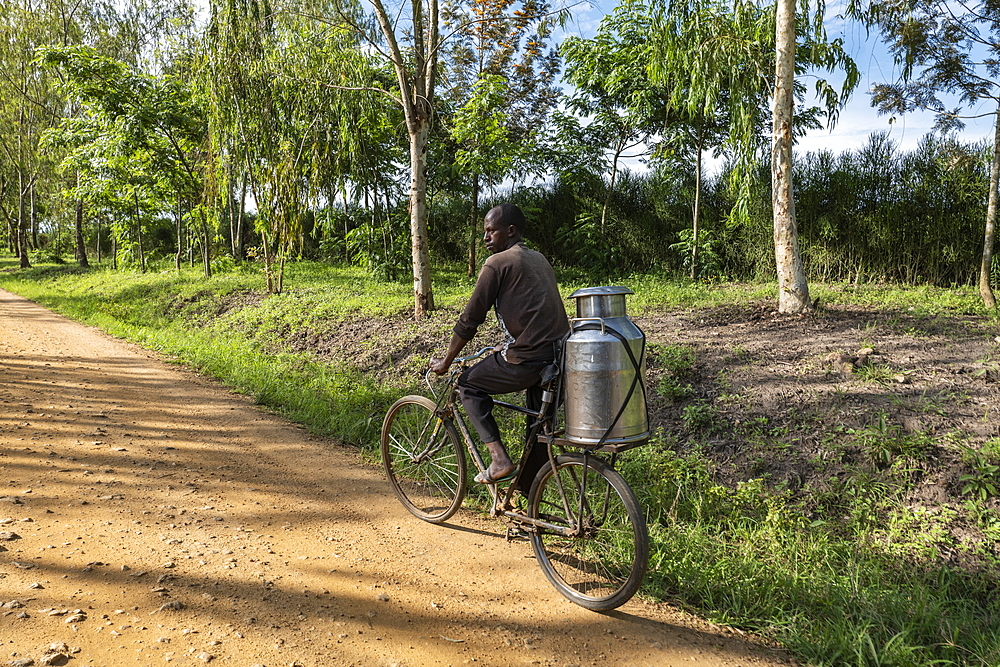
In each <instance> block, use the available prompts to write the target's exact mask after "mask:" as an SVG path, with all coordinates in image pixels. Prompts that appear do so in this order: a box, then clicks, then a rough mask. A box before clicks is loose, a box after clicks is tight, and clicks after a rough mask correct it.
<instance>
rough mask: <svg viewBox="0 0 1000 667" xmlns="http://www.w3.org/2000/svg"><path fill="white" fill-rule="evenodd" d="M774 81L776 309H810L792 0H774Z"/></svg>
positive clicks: (773, 163) (772, 170) (772, 152)
mask: <svg viewBox="0 0 1000 667" xmlns="http://www.w3.org/2000/svg"><path fill="white" fill-rule="evenodd" d="M776 24H777V25H776V33H775V37H776V40H775V41H776V50H777V58H776V65H775V77H774V78H775V83H774V146H773V149H772V151H771V204H772V207H773V209H774V211H773V212H774V255H775V261H776V266H777V271H778V312H780V313H802V312H806V311H808V310H810V309H811V308H812V304H811V303H810V302H809V285H808V284H807V283H806V273H805V268H804V267H803V265H802V256H801V255H800V254H799V239H798V231H797V230H796V226H795V199H794V194H793V193H794V190H793V185H792V111H793V108H794V107H793V105H794V97H793V91H792V85H793V83H794V79H795V0H778V5H777V17H776Z"/></svg>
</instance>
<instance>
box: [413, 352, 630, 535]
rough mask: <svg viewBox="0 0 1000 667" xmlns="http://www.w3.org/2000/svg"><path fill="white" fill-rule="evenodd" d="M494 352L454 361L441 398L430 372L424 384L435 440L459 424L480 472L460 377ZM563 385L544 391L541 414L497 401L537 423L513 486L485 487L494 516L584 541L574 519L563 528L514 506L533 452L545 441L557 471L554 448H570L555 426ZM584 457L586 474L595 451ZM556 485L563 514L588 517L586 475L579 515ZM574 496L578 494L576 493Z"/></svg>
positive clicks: (529, 528) (528, 437)
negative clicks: (446, 424)
mask: <svg viewBox="0 0 1000 667" xmlns="http://www.w3.org/2000/svg"><path fill="white" fill-rule="evenodd" d="M492 351H493V348H490V347H487V348H483V349H481V350H480V351H479V352H477V353H476V354H473V355H470V356H467V357H462V358H459V359H456V360H455V361H456V364H457V365H456V366H455V367H454V368H453V370H452V371H451V374H450V375H449V376H448V380H447V382H446V384H445V387H446V388H445V390H444V391H442V392H441V395H440V396H438V395H437V392H435V391H434V386H433V385H432V384H431V381H430V373H431V371H427V374H426V375H425V381H426V383H427V386H428V388H429V389H430V392H431V395H432V396H434V398H435V400H436V405H435V410H434V412H435V415H436V416H437V419H436V420H435V422H434V423H435V425H434V433H433V436H436V435H437V433H438V431H439V429H440V428H441V427H442V425H443V423H444V420H445V419H450V420H451V421H452V422H453V423H455V424H457V426H458V431H459V433H461V436H462V439H463V440H464V441H465V447H466V449H467V450H468V452H469V455H470V456H471V457H472V459H473V461H474V462H475V464H476V467H477V468H478V469H479V471H480V472H483V471H485V470H486V469H487V467H488V466H487V464H486V463H485V462H484V460H483V457H482V454H481V453H480V452H479V448H478V447H476V446H475V444H474V440H473V439H472V435H471V434H470V432H469V428H468V426H466V424H465V420H464V419H463V418H462V415H461V413H460V411H459V410H458V409H457V405H458V403H459V402H458V400H457V399H458V377H459V375H460V374H461V372H462V370H463V369H464V368H466V367H467V365H468V364H469V362H471V361H475V360H477V359H481V358H483V357H484V356H486V355H487V354H488V353H490V352H492ZM561 382H562V378H561V377H557V378H556V379H555V380H552V381H551V382H550V383H549V386H548V387H543V391H542V406H541V409H539V410H530V409H528V408H526V407H524V406H521V405H516V404H514V403H508V402H506V401H498V400H495V401H494V406H499V407H502V408H505V409H507V410H512V411H514V412H519V413H521V414H524V415H527V416H528V417H533V418H534V422H533V423H532V424H531V428H530V429H529V430H528V431H527V435H526V436H525V439H524V451H523V453H522V455H521V462H520V465H518V476H517V477H516V478H515V479H514V480H513V481H512V482H511V483H510V485H509V486H508V487H507V488H506V490H505V491H504V492H502V493H501V492H500V490H498V489H497V487H496V485H495V484H487V485H486V486H487V488H488V489H489V492H490V497H491V499H492V507H491V509H490V514H491V515H493V516H504V517H507V518H508V519H510V520H512V521H516V522H517V523H518V524H520V525H521V527H523V528H524V529H525V530H527V531H534V530H537V529H538V528H543V529H545V530H548V531H551V532H554V533H558V534H560V535H564V536H566V537H582V535H583V531H584V528H585V526H584V525H583V524H582V522H579V521H577V520H575V518H574V519H573V523H574V524H575V525H571V526H560V525H557V524H553V523H550V522H547V521H543V520H541V519H536V518H534V517H529V516H528V515H527V514H525V513H523V512H518V511H517V510H515V508H514V503H513V498H514V491H515V488H516V486H517V483H518V482H519V481H520V475H521V471H523V469H524V462H525V461H527V459H528V456H529V455H530V454H531V452H532V450H533V449H534V448H535V447H538V446H539V445H540V444H541V442H542V441H544V442H545V446H546V451H547V454H548V458H549V461H550V462H551V464H552V466H553V467H554V466H555V458H556V453H555V447H557V446H565V445H567V444H570V443H569V441H567V440H565V439H562V438H558V437H557V435H556V431H555V426H554V422H555V415H556V407H557V405H558V402H557V400H556V398H557V396H558V395H559V390H560V386H559V385H560V384H561ZM552 383H556V384H555V386H554V387H553V386H552ZM428 425H429V422H428ZM422 435H423V434H421V436H422ZM435 439H436V438H434V437H432V439H431V442H434V440H435ZM440 446H441V445H438V447H440ZM605 449H606V450H608V451H610V452H611V455H612V456H611V460H610V461H609V462H608V463H610V465H611V466H612V467H613V466H614V460H615V458H616V454H617V449H614V448H603V449H602V450H601V451H603V450H605ZM434 451H435V450H434V448H433V447H430V448H428V449H427V450H425V451H424V452H422V453H421V454H420V457H417V458H421V457H427V456H429V455H430V454H432V453H433V452H434ZM583 454H584V470H586V468H587V458H588V457H590V456H593V455H594V448H584V450H583ZM556 482H557V488H558V489H559V495H560V499H561V501H562V505H563V511H564V512H565V514H566V516H567V517H571V518H573V517H581V516H585V514H584V510H585V509H586V497H587V494H586V484H587V476H586V474H584V475H583V478H582V480H581V481H580V489H579V492H578V495H579V497H578V498H577V499H575V500H578V505H577V507H576V510H577V511H576V512H573V511H571V510H570V507H571V496H570V495H569V494H567V492H566V489H565V487H564V485H563V482H562V479H561V477H558V476H557V477H556ZM574 493H576V492H575V491H574ZM605 505H606V503H605Z"/></svg>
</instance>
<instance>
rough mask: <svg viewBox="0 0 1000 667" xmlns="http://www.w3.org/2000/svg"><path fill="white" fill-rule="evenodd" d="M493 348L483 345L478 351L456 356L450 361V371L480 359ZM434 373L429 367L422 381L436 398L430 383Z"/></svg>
mask: <svg viewBox="0 0 1000 667" xmlns="http://www.w3.org/2000/svg"><path fill="white" fill-rule="evenodd" d="M495 349H496V348H495V347H492V346H491V347H484V348H483V349H481V350H479V352H476V353H475V354H470V355H469V356H467V357H458V358H457V359H455V360H454V361H452V362H451V365H452V373H455V372H457V371H458V369H459V368H462V367H463V366H465V365H466V364H468V363H469V362H470V361H475V360H476V359H482V358H483V357H485V356H487V355H488V354H490V353H492V352H493V351H494V350H495ZM456 364H457V366H458V368H456V367H455V366H456ZM434 374H435V373H434V371H432V370H431V369H429V368H428V369H427V370H426V371H425V372H424V382H425V383H426V384H427V388H428V389H430V390H431V395H432V396H434V397H435V398H436V397H437V392H436V391H434V385H433V384H431V376H432V375H434Z"/></svg>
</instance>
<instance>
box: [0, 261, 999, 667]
mask: <svg viewBox="0 0 1000 667" xmlns="http://www.w3.org/2000/svg"><path fill="white" fill-rule="evenodd" d="M14 266H15V265H14V263H13V262H12V261H11V260H4V259H0V287H2V288H4V289H8V290H10V291H13V292H16V293H19V294H22V295H23V296H26V297H28V298H30V299H33V300H35V301H37V302H39V303H41V304H42V305H45V306H47V307H50V308H53V309H54V310H57V311H58V312H61V313H63V314H65V315H67V316H69V317H72V318H73V319H76V320H79V321H83V322H86V323H88V324H91V325H94V326H98V327H101V328H103V329H105V330H106V331H108V332H109V333H112V334H114V335H117V336H120V337H123V338H126V339H129V340H132V341H135V342H138V343H140V344H142V345H144V346H146V347H149V348H152V349H156V350H158V351H160V352H162V353H164V354H167V355H169V356H171V357H174V358H176V359H177V360H178V361H179V362H183V363H189V364H191V365H193V366H194V367H196V368H199V369H200V370H202V371H204V372H206V373H209V374H211V375H214V376H215V377H217V378H219V379H220V380H222V381H223V382H225V383H226V384H228V385H229V386H232V387H233V388H235V389H237V390H239V391H241V392H244V393H246V394H248V395H250V396H253V397H254V398H255V399H256V400H257V401H259V402H260V403H262V404H264V405H267V406H269V407H271V408H272V409H275V410H277V411H280V412H282V413H284V414H286V415H287V416H289V417H290V418H291V419H294V420H296V421H299V422H301V423H304V424H306V425H308V426H309V427H310V428H312V429H314V430H316V431H318V432H322V433H325V434H327V435H330V436H332V437H336V438H339V439H341V440H345V441H349V442H354V443H359V444H362V445H364V444H365V443H371V442H373V438H374V436H375V434H377V431H378V428H379V426H380V422H381V416H382V414H383V413H384V411H385V408H386V407H387V406H388V405H389V404H390V403H391V402H392V401H393V400H395V398H396V397H398V396H399V395H401V394H403V393H407V392H409V391H410V390H412V389H414V388H416V387H415V385H416V382H415V380H417V379H419V374H418V373H417V372H416V370H417V368H418V366H419V365H420V364H421V363H425V361H426V358H427V356H429V351H431V350H435V351H438V352H440V351H441V350H442V348H443V347H444V345H445V344H446V341H447V336H448V331H449V330H450V327H451V324H452V321H453V319H454V315H455V312H456V310H457V308H458V307H459V306H460V304H461V303H462V302H463V300H464V298H465V296H466V295H467V294H468V292H469V290H470V288H471V281H470V280H469V279H468V278H466V277H464V276H463V275H462V274H461V273H457V272H454V271H448V270H443V271H440V272H438V274H437V275H435V290H436V292H435V297H436V299H437V301H438V305H439V306H442V307H443V309H442V312H440V313H437V314H435V315H433V316H432V317H430V318H428V320H427V321H425V322H423V323H421V324H420V325H419V326H418V325H414V324H412V323H409V320H408V315H407V311H408V309H409V307H410V301H411V295H410V292H409V288H408V286H407V285H400V284H395V283H379V282H376V281H372V280H370V279H369V278H368V277H366V276H365V275H364V274H363V273H361V272H359V271H357V270H355V269H331V268H329V267H323V266H320V265H311V264H296V265H292V266H290V267H289V276H288V279H287V282H286V284H287V285H288V286H289V289H288V291H287V292H286V293H285V294H282V295H278V296H265V295H264V294H263V281H262V279H261V277H260V275H259V274H258V273H257V272H255V271H253V270H246V271H233V272H230V273H224V274H220V275H217V276H216V277H214V278H212V279H211V280H209V281H205V280H204V279H202V278H201V277H200V274H199V273H198V272H197V271H195V270H185V271H183V272H182V273H181V274H179V275H178V274H177V273H176V272H174V271H173V270H166V271H164V272H162V273H147V274H145V275H140V274H129V273H112V272H108V271H104V270H94V271H90V272H77V271H75V270H73V269H70V268H68V267H51V266H42V267H39V268H36V269H33V270H30V271H26V272H20V271H10V270H9V269H12V268H13V267H14ZM562 280H563V287H564V290H565V292H566V294H568V293H569V292H570V291H572V289H574V288H576V287H580V286H584V284H585V282H584V281H583V280H582V279H577V280H574V278H573V277H566V276H563V278H562ZM625 283H626V284H628V285H629V286H630V287H632V288H633V289H634V290H635V291H636V292H637V294H636V296H635V297H633V299H634V300H633V301H630V305H629V307H630V310H631V311H632V312H671V311H678V310H683V309H708V308H713V307H717V306H725V305H732V304H748V303H755V302H757V301H759V300H761V299H770V298H772V296H773V290H772V288H770V287H769V286H747V285H724V286H714V287H706V286H689V285H684V284H680V283H675V282H671V281H666V280H662V279H657V278H655V277H640V278H635V279H630V280H627V281H625ZM814 296H819V297H820V298H821V300H822V302H823V303H829V304H836V303H850V304H859V305H864V306H869V307H874V308H882V307H885V308H890V307H891V309H893V310H894V311H905V312H920V313H924V314H925V315H926V316H928V317H932V318H935V317H940V318H942V320H943V321H944V320H947V318H948V317H949V316H950V315H951V314H954V313H963V312H970V311H971V312H975V311H976V309H977V308H978V304H977V302H976V297H975V294H974V292H973V291H972V290H935V289H930V288H919V289H905V290H904V289H897V288H892V287H853V286H839V285H823V286H815V287H814ZM358 322H360V323H361V326H363V327H367V328H366V329H363V330H360V331H357V332H354V333H353V334H352V335H353V338H352V339H351V344H352V345H356V346H357V347H358V348H359V352H358V358H359V360H361V361H363V363H361V361H358V362H357V363H355V362H354V361H352V360H351V359H345V356H344V355H343V354H341V355H339V356H338V355H336V354H329V355H324V354H320V353H319V352H318V350H320V349H321V348H322V346H323V345H325V344H327V343H328V342H329V341H330V340H332V339H333V338H336V337H338V336H339V337H343V336H344V335H345V333H344V331H343V328H344V327H347V326H348V325H349V324H350V325H351V326H357V325H358V324H357V323H358ZM413 340H418V341H423V346H422V347H421V346H419V345H418V346H416V347H414V346H413V345H412V341H413ZM661 354H663V355H665V357H667V358H668V360H667V361H664V362H663V363H664V364H666V365H672V366H671V368H670V371H671V373H672V375H666V376H664V377H665V382H661V386H662V387H663V389H662V391H665V392H668V393H675V394H678V395H680V394H683V393H684V387H683V383H684V382H685V381H686V380H684V379H683V378H684V373H685V369H686V367H688V366H690V365H691V364H692V363H694V353H693V352H691V351H690V350H687V349H682V348H673V349H669V350H667V349H662V350H661ZM348 356H350V355H348ZM362 358H363V359H362ZM373 369H377V371H378V372H373ZM383 371H385V372H383ZM674 378H681V380H678V381H674ZM699 406H700V407H699ZM690 407H691V408H692V409H690V410H686V411H685V412H684V419H685V420H689V421H690V426H691V427H692V433H693V435H692V436H691V438H690V440H689V442H686V443H685V445H684V446H683V447H682V446H680V445H679V444H678V443H677V442H676V441H673V440H671V438H670V437H669V436H667V435H662V434H661V436H659V438H658V440H657V441H656V442H655V443H654V446H649V447H645V448H641V449H640V450H637V451H636V452H635V453H634V454H633V455H632V456H631V458H629V459H628V460H626V461H625V462H624V464H623V471H624V473H625V474H626V475H627V476H628V477H629V479H630V482H631V483H632V485H633V487H634V488H635V489H636V490H637V492H639V493H640V495H641V501H642V504H643V506H644V507H645V508H646V509H647V511H648V513H649V516H650V526H651V539H652V542H653V555H652V561H651V570H650V574H649V576H648V577H647V581H646V587H645V589H644V593H645V594H646V595H648V596H649V597H651V598H655V599H663V600H669V601H671V602H673V603H676V604H682V605H684V606H686V607H687V608H689V609H692V610H694V611H695V612H696V613H699V614H701V615H703V616H705V617H707V618H710V619H712V620H714V621H717V622H719V623H724V624H730V625H734V626H737V627H741V628H744V629H749V630H752V631H755V632H758V633H761V634H763V635H765V636H767V637H770V638H772V639H774V640H776V641H778V642H780V643H781V644H782V645H784V646H785V647H787V648H788V649H790V650H791V651H792V652H793V653H794V654H795V655H796V656H797V657H798V658H799V659H801V660H803V661H805V662H808V663H809V664H814V665H831V666H832V665H872V666H874V665H899V666H909V665H949V664H950V665H997V664H1000V600H998V598H997V596H996V595H995V591H996V590H997V584H998V583H1000V576H998V572H1000V554H998V553H997V551H996V549H994V548H993V545H994V544H996V543H997V542H1000V514H998V513H997V505H996V499H995V495H996V493H995V492H994V493H993V495H990V494H989V493H986V494H985V496H984V497H982V498H981V499H980V497H979V496H976V495H974V494H973V495H969V496H967V497H963V499H962V503H963V504H962V505H961V506H958V505H955V506H942V507H941V508H940V511H939V512H937V513H936V514H934V515H933V516H931V517H925V519H926V520H919V521H918V520H915V519H914V518H913V515H912V513H908V510H907V508H906V507H905V506H904V505H905V503H904V497H905V494H906V492H907V490H908V489H909V488H910V487H911V486H912V485H913V484H914V483H915V482H914V474H913V468H914V466H929V465H933V460H931V459H930V458H929V457H926V456H925V457H924V458H921V456H922V454H921V452H924V451H925V450H929V448H930V445H929V444H928V443H926V442H924V441H921V440H919V437H922V436H919V435H913V436H906V438H903V437H902V436H900V437H896V435H894V434H892V433H888V432H887V431H886V430H885V429H883V430H882V431H880V430H879V428H878V426H877V425H874V426H872V427H870V428H868V429H867V430H863V431H855V432H851V433H849V432H847V431H843V432H839V433H830V434H829V436H830V438H831V440H832V441H835V444H837V446H839V447H841V448H842V449H844V450H845V451H846V450H848V449H851V448H854V449H852V451H854V450H857V451H858V452H859V458H863V459H865V460H868V459H872V460H874V461H876V463H878V465H875V466H868V467H862V466H857V467H856V468H854V469H852V470H850V471H849V472H848V473H846V474H842V475H841V477H840V478H838V479H839V483H840V486H838V487H836V489H834V490H833V491H830V490H829V489H828V490H827V491H826V493H827V496H824V497H822V498H821V497H820V495H819V493H818V492H817V493H816V494H815V495H814V496H803V495H802V494H801V493H799V494H798V495H794V494H792V493H791V492H790V491H789V490H788V489H783V488H780V487H777V486H774V485H772V484H769V483H768V482H767V480H766V479H765V478H764V477H757V478H753V477H751V478H748V479H746V480H744V481H741V482H739V483H736V484H730V483H723V482H721V481H720V480H719V479H718V476H717V475H716V474H715V473H714V467H715V466H714V462H713V459H712V456H711V451H710V450H711V447H710V444H709V442H710V440H711V433H710V427H711V426H712V424H711V415H710V414H708V412H707V407H706V406H703V405H702V404H701V403H697V402H695V403H692V404H691V406H690ZM708 407H710V406H708ZM694 408H697V409H694ZM703 408H704V409H703ZM699 410H702V412H699ZM706 415H707V417H708V420H707V421H706ZM699 429H701V430H700V431H699ZM743 429H744V431H745V433H742V434H741V437H744V438H745V439H746V440H747V441H751V440H752V441H754V442H755V443H756V444H755V446H757V447H759V448H761V449H762V450H768V449H778V448H782V447H787V445H786V444H785V443H784V442H782V441H781V440H780V437H779V435H778V434H776V433H775V432H774V429H770V430H768V429H764V428H758V427H757V426H754V425H750V424H748V425H747V426H745V427H743ZM990 447H994V448H995V449H996V452H993V450H992V449H990ZM976 451H977V453H978V455H979V456H981V457H982V459H981V461H982V466H981V467H982V470H983V471H984V474H986V473H988V472H989V466H990V465H992V463H990V461H992V460H993V459H992V458H990V456H993V453H995V454H997V455H1000V442H997V443H994V444H990V443H986V445H984V446H983V447H981V448H980V449H978V450H976ZM880 452H881V453H880ZM991 452H993V453H991ZM904 453H905V454H906V455H905V456H902V455H901V454H904ZM879 457H881V458H879ZM990 474H992V473H990ZM990 479H992V477H989V475H986V477H984V478H983V480H984V483H988V482H989V480H990ZM824 503H825V504H824ZM807 508H808V509H807ZM834 508H835V509H834ZM945 521H962V522H969V523H971V522H974V523H975V526H973V527H975V528H976V530H977V531H978V533H977V534H978V535H980V536H981V540H982V544H981V545H979V547H977V548H979V549H980V552H977V554H978V556H977V558H978V560H977V561H976V564H975V565H974V566H972V567H960V566H955V565H951V564H948V563H946V562H944V561H942V560H941V559H940V558H939V557H938V555H937V551H936V549H934V548H929V547H928V546H927V545H931V546H934V544H933V539H935V538H934V536H933V532H934V531H935V530H938V529H940V528H941V526H942V522H945ZM991 541H992V544H991V543H990V542H991Z"/></svg>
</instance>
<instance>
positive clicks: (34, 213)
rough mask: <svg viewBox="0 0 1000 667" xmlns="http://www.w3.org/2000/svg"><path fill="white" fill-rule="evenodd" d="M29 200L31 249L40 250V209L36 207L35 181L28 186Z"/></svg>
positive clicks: (32, 180)
mask: <svg viewBox="0 0 1000 667" xmlns="http://www.w3.org/2000/svg"><path fill="white" fill-rule="evenodd" d="M28 198H29V200H30V202H31V249H32V250H38V207H37V206H35V179H34V178H32V179H31V185H29V186H28Z"/></svg>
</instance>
